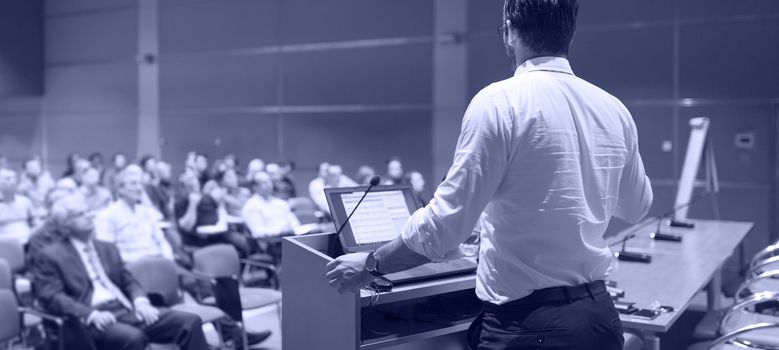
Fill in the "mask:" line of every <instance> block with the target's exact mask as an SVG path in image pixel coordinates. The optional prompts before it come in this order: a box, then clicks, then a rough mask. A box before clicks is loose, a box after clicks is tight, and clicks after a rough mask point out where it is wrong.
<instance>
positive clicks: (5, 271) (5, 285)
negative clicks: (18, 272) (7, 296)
mask: <svg viewBox="0 0 779 350" xmlns="http://www.w3.org/2000/svg"><path fill="white" fill-rule="evenodd" d="M13 288H14V276H13V273H12V272H11V267H10V266H8V262H6V261H5V259H3V258H0V289H1V290H13Z"/></svg>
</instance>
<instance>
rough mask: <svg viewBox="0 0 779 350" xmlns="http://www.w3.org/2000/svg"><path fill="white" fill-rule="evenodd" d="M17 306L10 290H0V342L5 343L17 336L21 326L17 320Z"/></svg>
mask: <svg viewBox="0 0 779 350" xmlns="http://www.w3.org/2000/svg"><path fill="white" fill-rule="evenodd" d="M18 307H19V304H18V303H17V302H16V295H15V294H14V293H13V292H12V291H10V290H6V289H3V290H0V315H3V322H0V342H6V341H8V340H11V339H13V338H15V337H17V336H18V335H19V332H20V331H21V328H22V325H21V322H20V318H19V309H18Z"/></svg>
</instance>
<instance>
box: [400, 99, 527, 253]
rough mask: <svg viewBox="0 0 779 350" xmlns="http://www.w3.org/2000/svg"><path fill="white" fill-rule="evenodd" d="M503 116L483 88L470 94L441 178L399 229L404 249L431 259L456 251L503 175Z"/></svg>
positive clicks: (507, 142) (507, 133) (506, 150)
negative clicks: (448, 165) (425, 201)
mask: <svg viewBox="0 0 779 350" xmlns="http://www.w3.org/2000/svg"><path fill="white" fill-rule="evenodd" d="M508 118H510V115H509V114H508V111H507V108H506V107H505V106H500V105H498V104H496V102H495V101H494V98H492V97H491V96H490V95H489V94H488V93H487V92H485V91H484V90H483V91H482V92H480V93H479V94H477V95H476V97H474V99H473V101H471V104H470V105H469V106H468V109H467V110H466V112H465V116H464V118H463V124H462V130H461V132H460V137H459V140H458V141H457V148H456V150H455V155H454V162H453V164H452V167H451V168H450V169H449V172H448V174H447V175H446V179H445V180H444V182H443V183H441V185H439V186H438V189H437V190H436V192H435V195H434V198H433V199H432V200H431V201H430V204H429V205H427V206H426V207H424V208H422V209H419V210H417V211H416V212H415V213H414V214H413V215H412V216H411V218H410V219H409V221H408V223H407V224H406V226H405V228H404V229H403V231H402V238H403V242H404V243H405V244H406V246H407V247H408V248H409V249H411V250H413V251H414V252H416V253H418V254H421V255H424V256H426V257H427V258H429V259H431V260H433V261H442V260H446V259H450V258H453V257H455V256H457V254H458V253H459V249H458V247H459V245H460V243H462V242H463V241H465V240H466V239H467V238H468V236H469V235H470V234H471V232H472V231H473V228H474V226H475V224H476V222H477V220H478V219H479V216H480V215H481V213H482V211H483V210H484V208H485V207H486V206H487V204H488V203H489V201H490V200H491V199H492V196H493V195H494V194H495V192H496V191H497V189H498V186H499V185H500V183H501V182H502V180H503V178H504V175H505V172H506V168H507V165H508V160H509V155H510V150H511V147H512V146H511V141H512V140H511V130H510V125H511V123H509V122H508V120H507V119H508Z"/></svg>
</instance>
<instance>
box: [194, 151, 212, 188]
mask: <svg viewBox="0 0 779 350" xmlns="http://www.w3.org/2000/svg"><path fill="white" fill-rule="evenodd" d="M195 170H196V171H197V177H198V178H197V179H198V181H200V185H205V184H206V182H208V180H211V174H209V173H208V155H206V154H205V153H197V154H196V155H195Z"/></svg>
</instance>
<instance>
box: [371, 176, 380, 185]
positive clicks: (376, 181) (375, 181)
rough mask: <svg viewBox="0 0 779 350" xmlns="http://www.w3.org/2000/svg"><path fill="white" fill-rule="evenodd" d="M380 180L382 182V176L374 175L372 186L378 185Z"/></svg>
mask: <svg viewBox="0 0 779 350" xmlns="http://www.w3.org/2000/svg"><path fill="white" fill-rule="evenodd" d="M379 182H381V176H379V175H373V177H372V178H371V186H378V185H379Z"/></svg>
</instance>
